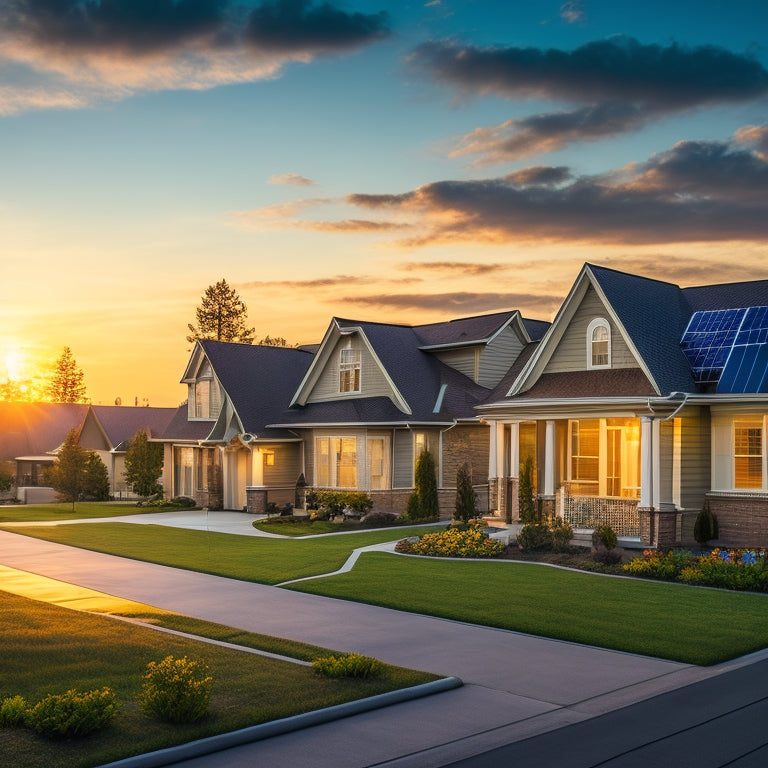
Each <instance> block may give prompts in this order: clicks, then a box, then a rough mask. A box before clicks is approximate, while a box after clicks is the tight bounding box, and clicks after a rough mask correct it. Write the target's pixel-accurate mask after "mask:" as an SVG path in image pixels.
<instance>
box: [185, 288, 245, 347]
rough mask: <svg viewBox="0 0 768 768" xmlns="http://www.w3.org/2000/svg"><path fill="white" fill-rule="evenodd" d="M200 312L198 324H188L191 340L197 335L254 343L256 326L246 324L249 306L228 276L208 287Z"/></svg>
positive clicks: (189, 339)
mask: <svg viewBox="0 0 768 768" xmlns="http://www.w3.org/2000/svg"><path fill="white" fill-rule="evenodd" d="M196 316H197V325H192V323H188V324H187V327H188V328H189V330H190V335H189V336H187V341H189V342H190V343H194V342H195V341H196V340H197V339H214V340H215V341H236V342H240V343H241V344H253V336H254V332H255V330H256V329H255V328H248V327H247V325H246V322H247V317H248V308H247V307H246V306H245V304H244V303H243V301H242V299H241V298H240V296H239V295H238V293H237V291H236V290H235V289H234V288H230V287H229V285H228V284H227V281H226V280H223V279H222V280H220V281H219V282H218V283H216V284H215V285H209V286H208V287H207V288H206V289H205V293H204V294H203V296H202V299H201V304H200V306H199V307H198V308H197V309H196Z"/></svg>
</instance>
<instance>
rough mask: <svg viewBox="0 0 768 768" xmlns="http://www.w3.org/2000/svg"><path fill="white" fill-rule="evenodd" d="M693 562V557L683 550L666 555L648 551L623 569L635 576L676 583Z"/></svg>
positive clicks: (672, 551)
mask: <svg viewBox="0 0 768 768" xmlns="http://www.w3.org/2000/svg"><path fill="white" fill-rule="evenodd" d="M693 560H694V557H693V555H692V554H691V553H690V552H686V551H683V550H670V551H669V552H666V553H664V552H657V551H655V550H649V549H646V550H644V551H643V556H642V557H636V558H634V559H633V560H631V561H630V562H628V563H627V564H626V565H624V566H623V569H624V570H625V571H626V572H627V573H630V574H631V575H633V576H644V577H646V578H649V579H662V580H664V581H674V580H675V579H676V578H677V577H678V576H679V575H680V573H681V572H682V571H683V569H684V568H686V567H687V566H688V565H689V564H690V563H691V562H692V561H693Z"/></svg>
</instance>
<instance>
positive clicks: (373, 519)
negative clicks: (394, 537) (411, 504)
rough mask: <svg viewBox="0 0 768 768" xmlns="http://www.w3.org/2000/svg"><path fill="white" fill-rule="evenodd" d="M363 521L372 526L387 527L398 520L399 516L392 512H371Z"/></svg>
mask: <svg viewBox="0 0 768 768" xmlns="http://www.w3.org/2000/svg"><path fill="white" fill-rule="evenodd" d="M361 522H362V523H363V524H364V525H366V526H368V527H370V528H386V527H387V526H390V525H394V524H395V523H396V522H397V517H396V516H395V515H393V514H392V513H391V512H369V513H368V514H367V515H366V516H365V517H364V518H363V519H362V520H361Z"/></svg>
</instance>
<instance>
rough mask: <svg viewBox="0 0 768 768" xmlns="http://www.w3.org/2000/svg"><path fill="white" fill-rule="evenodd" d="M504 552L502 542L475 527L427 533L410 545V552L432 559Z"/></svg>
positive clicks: (481, 555) (494, 554)
mask: <svg viewBox="0 0 768 768" xmlns="http://www.w3.org/2000/svg"><path fill="white" fill-rule="evenodd" d="M396 549H397V547H396ZM397 551H398V552H403V551H405V550H404V549H397ZM503 551H504V544H503V543H502V542H501V541H498V540H496V539H491V538H490V537H489V536H488V534H487V533H485V531H481V530H478V529H477V528H474V527H471V528H467V529H465V530H460V529H459V528H448V529H447V530H445V531H443V532H442V533H425V534H424V535H423V536H420V537H419V540H418V541H417V542H415V543H412V544H411V545H410V552H412V553H413V554H415V555H429V556H431V557H497V556H498V555H500V554H501V553H502V552H503Z"/></svg>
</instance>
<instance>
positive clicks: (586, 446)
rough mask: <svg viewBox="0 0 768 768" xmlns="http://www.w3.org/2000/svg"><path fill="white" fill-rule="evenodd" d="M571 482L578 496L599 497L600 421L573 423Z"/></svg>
mask: <svg viewBox="0 0 768 768" xmlns="http://www.w3.org/2000/svg"><path fill="white" fill-rule="evenodd" d="M570 479H571V482H572V483H573V492H574V494H576V495H577V496H597V495H598V493H599V483H600V420H599V419H582V420H581V421H572V422H571V478H570Z"/></svg>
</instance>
